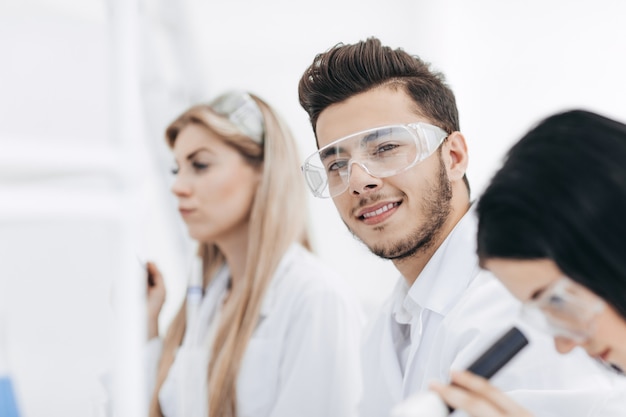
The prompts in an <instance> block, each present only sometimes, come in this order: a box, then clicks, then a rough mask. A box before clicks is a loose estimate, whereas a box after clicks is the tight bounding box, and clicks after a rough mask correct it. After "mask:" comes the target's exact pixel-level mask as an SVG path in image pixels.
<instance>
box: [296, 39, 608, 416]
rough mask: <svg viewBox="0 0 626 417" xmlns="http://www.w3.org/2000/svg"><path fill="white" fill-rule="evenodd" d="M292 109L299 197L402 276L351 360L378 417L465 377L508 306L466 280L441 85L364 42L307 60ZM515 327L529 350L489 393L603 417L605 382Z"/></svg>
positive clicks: (403, 57)
mask: <svg viewBox="0 0 626 417" xmlns="http://www.w3.org/2000/svg"><path fill="white" fill-rule="evenodd" d="M299 98H300V104H301V105H302V107H303V108H304V109H305V110H306V111H307V113H308V115H309V119H310V121H311V125H312V128H313V132H314V133H315V137H316V140H317V145H318V151H317V152H315V153H313V154H312V155H310V156H309V157H308V158H306V159H305V160H304V162H303V164H302V172H303V174H304V178H305V179H306V184H307V186H308V188H309V189H310V191H311V192H312V193H313V195H314V196H316V197H319V198H332V200H333V203H334V204H335V206H336V208H337V211H338V212H339V214H340V216H341V219H342V220H343V222H344V223H345V225H346V226H347V227H348V229H349V230H350V231H351V232H352V234H353V235H354V236H356V237H357V238H358V239H359V240H360V241H361V242H363V243H364V244H365V245H366V246H367V247H368V248H369V249H370V251H371V252H372V253H374V254H376V255H377V256H379V257H382V258H384V259H389V260H391V261H392V262H393V264H394V266H395V267H396V268H397V270H398V272H399V273H400V275H401V276H400V277H398V280H397V283H396V286H395V287H394V289H393V291H392V293H391V294H390V296H389V297H388V299H387V300H386V301H385V303H384V305H383V306H382V307H381V308H380V311H379V312H377V313H376V314H375V316H374V317H373V319H372V320H371V322H370V323H369V326H368V328H367V331H366V333H365V336H364V343H363V349H362V352H361V353H362V358H361V361H362V364H363V369H362V371H363V375H364V378H363V396H362V401H361V404H360V410H359V412H360V416H361V417H379V416H386V415H389V414H390V411H391V409H392V408H393V407H394V405H396V404H398V403H400V402H401V401H403V400H404V399H406V398H407V397H409V396H411V395H413V394H416V393H418V392H419V391H423V390H426V389H427V388H428V385H429V383H430V382H431V381H436V380H439V381H442V382H447V381H448V380H449V379H448V378H449V373H450V370H451V369H454V368H465V367H466V366H467V365H469V364H470V363H471V362H472V361H473V360H474V359H476V357H478V356H479V354H481V353H482V352H483V350H484V349H485V348H486V347H487V346H489V345H490V344H491V342H493V341H494V340H495V339H496V338H498V337H499V336H500V335H501V334H503V333H504V332H505V331H506V330H508V329H509V328H510V327H511V325H512V323H514V322H516V321H517V320H518V319H519V309H520V302H519V301H517V300H516V299H515V298H514V297H513V296H512V295H511V294H510V293H509V292H508V291H507V290H506V288H504V287H503V286H502V285H501V283H500V282H498V281H497V280H496V279H495V277H493V275H491V274H490V273H489V272H488V271H485V270H481V268H480V267H479V264H478V258H477V256H476V244H475V242H476V219H475V214H474V208H473V207H472V204H471V202H470V189H469V183H468V181H467V177H466V175H465V172H466V170H467V166H468V151H467V146H466V142H465V138H464V136H463V134H462V133H461V132H460V131H459V119H458V110H457V108H456V102H455V98H454V94H453V93H452V91H451V90H450V88H449V87H448V86H447V85H446V83H445V79H444V77H443V75H441V74H440V73H437V72H435V71H432V70H431V69H430V66H429V64H428V63H426V62H424V61H422V60H421V59H419V58H418V57H416V56H412V55H409V54H408V53H406V52H405V51H403V50H402V49H392V48H390V47H387V46H383V45H382V44H381V42H380V41H379V40H378V39H376V38H369V39H367V40H365V41H361V42H357V43H355V44H338V45H336V46H335V47H333V48H331V49H329V50H327V51H326V52H324V53H321V54H318V55H317V56H316V57H315V59H314V60H313V62H312V64H311V65H310V66H309V67H308V68H307V69H306V70H305V72H304V74H303V75H302V77H301V79H300V83H299ZM349 261H352V259H351V260H349ZM520 325H522V328H524V331H525V333H527V336H528V338H529V339H530V340H531V343H530V345H529V346H528V347H527V348H526V349H525V351H524V352H522V353H521V354H520V355H519V356H518V357H516V358H515V360H514V361H512V362H511V363H510V364H509V365H508V366H507V367H505V368H504V369H502V370H501V371H500V372H499V373H498V374H497V375H496V376H495V377H494V379H493V381H494V383H496V384H498V387H499V388H501V389H503V390H505V391H507V392H514V394H513V396H515V395H517V394H520V393H522V394H521V395H522V396H523V398H521V399H520V402H522V403H523V405H524V406H525V407H527V408H528V409H530V410H532V411H534V412H535V413H536V415H541V416H547V415H567V416H570V417H572V416H573V417H577V416H580V417H582V416H585V417H591V416H597V417H600V416H602V417H607V416H611V415H612V414H611V412H610V411H608V410H606V409H605V408H603V407H602V406H598V407H596V406H597V404H598V403H601V402H603V401H604V400H605V399H606V398H607V397H608V392H609V388H610V386H611V382H610V380H608V379H607V378H605V377H604V376H603V375H601V374H600V369H599V368H598V367H597V366H596V364H595V363H594V362H593V361H591V360H589V358H588V357H587V356H586V355H584V354H583V353H582V352H572V354H571V355H568V356H561V355H558V353H557V352H556V351H555V350H554V348H553V346H552V341H551V339H550V338H548V337H545V336H542V335H541V332H539V331H538V330H535V329H534V328H533V327H529V326H526V327H528V328H527V329H526V328H525V327H524V326H523V324H520ZM591 375H593V382H590V381H591V379H590V376H591ZM556 393H558V395H557V394H556ZM569 398H572V399H574V398H575V399H576V400H577V401H576V402H575V403H576V404H577V406H576V407H570V401H569V400H568V399H569ZM581 400H582V401H583V404H584V406H581V405H580V401H581ZM571 403H572V404H573V403H574V402H571Z"/></svg>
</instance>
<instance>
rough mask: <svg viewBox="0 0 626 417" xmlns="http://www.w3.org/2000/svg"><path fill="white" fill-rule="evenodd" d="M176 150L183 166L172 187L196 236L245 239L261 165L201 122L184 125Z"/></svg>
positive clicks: (210, 240)
mask: <svg viewBox="0 0 626 417" xmlns="http://www.w3.org/2000/svg"><path fill="white" fill-rule="evenodd" d="M173 153H174V158H175V161H176V166H177V172H176V179H175V181H174V185H173V186H172V192H173V193H174V195H175V196H176V197H177V198H178V209H179V212H180V214H181V216H182V218H183V220H184V221H185V223H186V225H187V229H188V230H189V234H190V236H191V237H192V238H194V239H196V240H198V241H200V242H205V243H215V244H217V245H220V244H229V243H227V242H242V243H243V242H245V240H246V239H247V233H248V223H249V220H250V210H251V207H252V202H253V200H254V196H255V193H256V189H257V186H258V184H259V181H260V178H261V174H260V172H259V170H258V169H255V168H253V167H252V166H250V165H249V164H247V163H246V162H245V160H244V159H243V157H242V156H241V154H240V153H239V152H237V150H235V149H234V148H232V147H230V146H228V145H227V144H226V143H225V142H224V141H223V140H222V139H221V138H220V137H219V136H217V135H215V134H213V133H212V132H211V131H209V130H208V129H206V128H204V127H203V126H201V125H197V124H190V125H187V126H186V127H185V128H183V129H182V130H181V131H180V133H179V134H178V137H177V138H176V141H175V143H174V147H173Z"/></svg>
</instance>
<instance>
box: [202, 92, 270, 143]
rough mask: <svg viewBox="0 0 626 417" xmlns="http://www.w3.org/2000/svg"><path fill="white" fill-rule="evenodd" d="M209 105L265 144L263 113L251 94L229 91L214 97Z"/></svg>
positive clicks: (256, 140) (257, 141)
mask: <svg viewBox="0 0 626 417" xmlns="http://www.w3.org/2000/svg"><path fill="white" fill-rule="evenodd" d="M209 106H210V107H211V108H212V109H213V110H214V111H215V112H216V113H217V114H219V115H221V116H224V117H226V118H228V120H230V121H231V123H232V124H234V125H235V126H236V127H237V128H238V129H239V130H241V132H242V133H244V134H245V135H246V136H249V137H250V138H251V139H252V140H254V141H255V142H256V143H258V144H260V145H262V144H263V136H264V134H265V128H264V126H263V113H261V109H260V108H259V106H258V105H257V103H256V101H254V99H253V98H252V97H251V96H250V94H248V93H246V92H241V91H229V92H227V93H224V94H222V95H220V96H219V97H217V98H216V99H214V100H213V101H212V102H210V103H209Z"/></svg>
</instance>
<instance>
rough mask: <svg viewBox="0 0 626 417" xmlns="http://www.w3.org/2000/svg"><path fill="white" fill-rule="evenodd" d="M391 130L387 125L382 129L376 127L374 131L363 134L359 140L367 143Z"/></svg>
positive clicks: (363, 143)
mask: <svg viewBox="0 0 626 417" xmlns="http://www.w3.org/2000/svg"><path fill="white" fill-rule="evenodd" d="M391 131H392V128H390V127H388V128H383V129H377V130H376V131H375V132H372V133H370V134H369V135H365V136H363V137H362V138H361V140H360V142H361V144H362V145H365V144H367V143H368V142H371V141H373V140H378V139H380V138H381V137H383V136H388V135H389V134H390V133H391Z"/></svg>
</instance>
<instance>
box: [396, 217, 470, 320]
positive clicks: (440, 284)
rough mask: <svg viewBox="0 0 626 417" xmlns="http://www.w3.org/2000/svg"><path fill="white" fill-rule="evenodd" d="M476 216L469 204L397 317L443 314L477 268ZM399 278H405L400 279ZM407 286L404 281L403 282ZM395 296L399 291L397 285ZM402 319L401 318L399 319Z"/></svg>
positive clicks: (407, 294)
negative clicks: (433, 313)
mask: <svg viewBox="0 0 626 417" xmlns="http://www.w3.org/2000/svg"><path fill="white" fill-rule="evenodd" d="M476 229H477V218H476V213H475V206H474V205H472V206H471V207H470V209H469V210H468V211H467V213H465V215H464V216H463V217H462V218H461V220H459V222H458V223H457V224H456V226H455V227H454V229H453V230H452V232H450V234H449V235H448V237H447V238H446V239H445V240H444V242H443V243H442V244H441V246H439V248H438V249H437V251H436V252H435V253H434V254H433V256H432V258H431V259H430V261H428V263H427V264H426V267H425V268H424V270H423V271H422V273H421V274H420V275H419V276H418V277H417V279H416V280H415V282H414V283H413V285H412V286H411V288H409V289H406V290H405V294H406V296H405V297H404V298H403V299H402V298H399V299H396V300H397V302H398V301H400V300H402V301H401V303H400V305H398V304H397V303H396V305H395V306H394V311H396V310H397V313H396V320H398V322H405V323H407V322H408V321H410V317H415V316H416V315H417V314H419V311H420V310H421V309H428V310H431V311H433V312H435V313H438V314H440V315H444V316H445V315H446V314H447V313H448V312H449V311H450V310H451V309H452V308H453V307H454V305H455V304H456V303H457V301H458V299H459V298H460V297H461V296H462V294H463V292H464V291H465V289H466V288H467V287H468V286H469V285H470V283H471V281H472V280H473V279H474V277H475V276H476V275H477V273H478V272H479V270H480V267H479V266H478V258H477V256H476ZM401 281H405V280H404V279H402V280H401ZM405 288H406V281H405ZM396 289H397V291H398V295H400V294H401V293H400V291H401V290H402V287H401V285H397V286H396ZM401 320H402V321H401Z"/></svg>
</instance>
